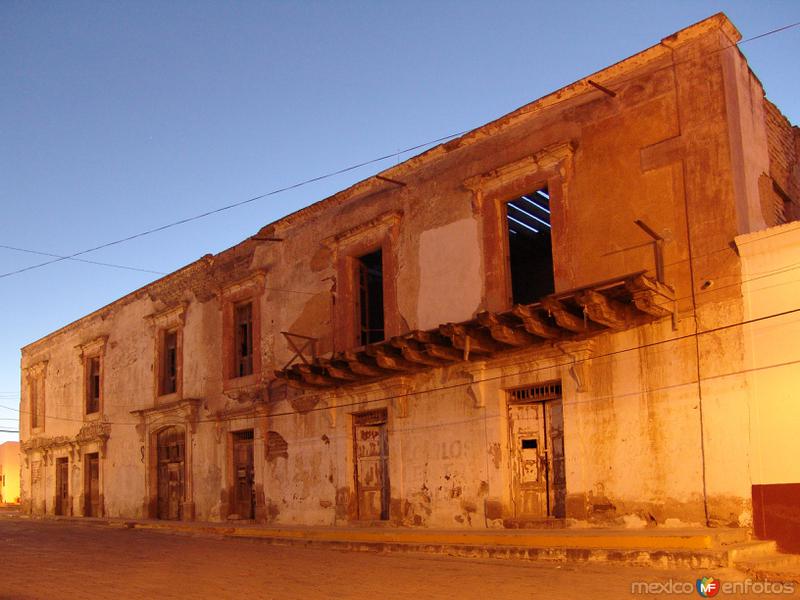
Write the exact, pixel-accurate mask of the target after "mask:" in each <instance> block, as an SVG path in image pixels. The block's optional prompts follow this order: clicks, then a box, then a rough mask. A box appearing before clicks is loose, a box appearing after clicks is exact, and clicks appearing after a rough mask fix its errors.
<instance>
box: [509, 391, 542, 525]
mask: <svg viewBox="0 0 800 600" xmlns="http://www.w3.org/2000/svg"><path fill="white" fill-rule="evenodd" d="M509 429H510V440H509V445H510V446H511V452H510V455H511V486H512V494H511V495H512V501H513V503H514V516H515V517H518V518H542V517H546V516H547V512H548V511H547V503H548V497H547V458H546V452H547V448H546V441H545V440H546V438H545V423H544V411H543V410H542V403H540V402H534V403H530V404H512V405H510V406H509Z"/></svg>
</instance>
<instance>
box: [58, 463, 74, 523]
mask: <svg viewBox="0 0 800 600" xmlns="http://www.w3.org/2000/svg"><path fill="white" fill-rule="evenodd" d="M70 512H71V511H70V501H69V459H68V458H66V457H64V458H57V459H56V514H57V515H62V516H66V515H69V514H70Z"/></svg>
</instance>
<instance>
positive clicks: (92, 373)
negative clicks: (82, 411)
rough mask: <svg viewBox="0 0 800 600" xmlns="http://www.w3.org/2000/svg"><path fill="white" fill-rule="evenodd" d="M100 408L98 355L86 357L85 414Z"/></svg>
mask: <svg viewBox="0 0 800 600" xmlns="http://www.w3.org/2000/svg"><path fill="white" fill-rule="evenodd" d="M99 410H100V357H99V356H92V357H90V358H87V359H86V414H91V413H96V412H98V411H99Z"/></svg>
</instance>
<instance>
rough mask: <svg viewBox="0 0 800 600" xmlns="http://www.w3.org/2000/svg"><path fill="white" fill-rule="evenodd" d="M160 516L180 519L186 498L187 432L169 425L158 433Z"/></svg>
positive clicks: (161, 517) (160, 517)
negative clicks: (185, 459) (185, 463)
mask: <svg viewBox="0 0 800 600" xmlns="http://www.w3.org/2000/svg"><path fill="white" fill-rule="evenodd" d="M157 445H158V450H157V455H158V514H157V516H158V518H159V519H167V520H173V521H175V520H180V518H181V514H182V512H181V508H182V506H183V499H184V491H185V490H184V487H185V486H184V456H185V450H184V446H185V434H184V432H183V429H180V428H178V427H168V428H166V429H164V430H162V431H160V432H159V433H158V436H157Z"/></svg>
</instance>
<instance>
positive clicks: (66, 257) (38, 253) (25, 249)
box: [0, 244, 166, 275]
mask: <svg viewBox="0 0 800 600" xmlns="http://www.w3.org/2000/svg"><path fill="white" fill-rule="evenodd" d="M0 248H5V249H6V250H16V251H17V252H26V253H28V254H37V255H39V256H53V257H55V258H58V259H61V260H72V261H75V262H82V263H87V264H90V265H99V266H101V267H113V268H115V269H126V270H128V271H139V272H141V273H153V274H155V275H166V273H164V272H163V271H153V270H152V269H142V268H140V267H129V266H127V265H118V264H114V263H106V262H99V261H96V260H87V259H85V258H73V257H71V256H62V255H60V254H53V253H51V252H41V251H39V250H29V249H27V248H17V247H16V246H6V245H5V244H0Z"/></svg>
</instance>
